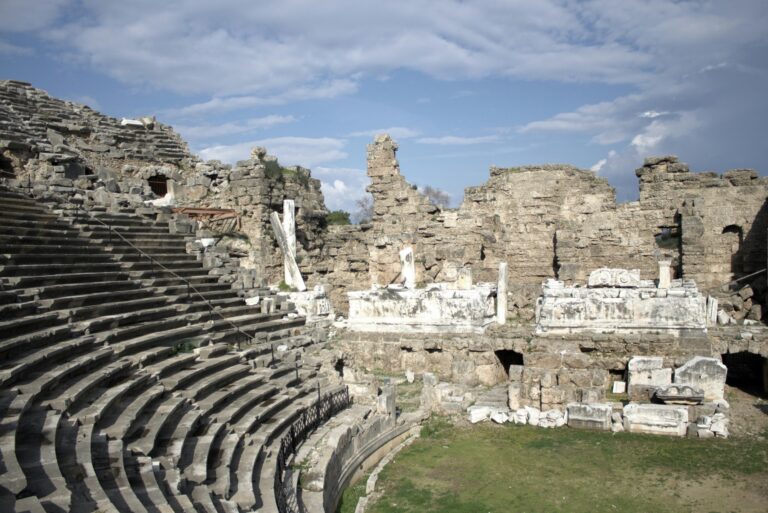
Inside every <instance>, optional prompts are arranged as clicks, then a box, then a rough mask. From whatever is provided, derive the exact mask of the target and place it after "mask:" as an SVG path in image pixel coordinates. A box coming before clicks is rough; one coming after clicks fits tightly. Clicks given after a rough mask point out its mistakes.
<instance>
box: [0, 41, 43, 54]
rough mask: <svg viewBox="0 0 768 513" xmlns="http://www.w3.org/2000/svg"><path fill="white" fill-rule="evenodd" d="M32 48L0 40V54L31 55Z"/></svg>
mask: <svg viewBox="0 0 768 513" xmlns="http://www.w3.org/2000/svg"><path fill="white" fill-rule="evenodd" d="M33 53H35V52H34V50H32V48H27V47H25V46H19V45H14V44H11V43H6V42H5V41H3V40H0V55H17V56H18V55H32V54H33Z"/></svg>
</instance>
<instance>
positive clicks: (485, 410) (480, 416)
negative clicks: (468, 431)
mask: <svg viewBox="0 0 768 513" xmlns="http://www.w3.org/2000/svg"><path fill="white" fill-rule="evenodd" d="M493 410H494V408H492V407H491V406H470V407H469V408H468V409H467V413H469V421H470V422H471V423H472V424H477V423H478V422H481V421H483V420H487V419H489V418H490V417H491V413H493Z"/></svg>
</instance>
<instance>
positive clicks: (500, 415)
mask: <svg viewBox="0 0 768 513" xmlns="http://www.w3.org/2000/svg"><path fill="white" fill-rule="evenodd" d="M491 420H492V421H494V422H495V423H496V424H504V423H505V422H508V421H509V412H506V411H504V410H494V411H493V412H491Z"/></svg>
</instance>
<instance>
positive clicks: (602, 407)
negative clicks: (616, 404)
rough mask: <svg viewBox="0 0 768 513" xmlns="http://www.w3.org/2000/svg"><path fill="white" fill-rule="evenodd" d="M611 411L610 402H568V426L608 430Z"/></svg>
mask: <svg viewBox="0 0 768 513" xmlns="http://www.w3.org/2000/svg"><path fill="white" fill-rule="evenodd" d="M612 411H613V409H612V408H611V405H610V404H584V403H569V404H568V427H573V428H585V429H599V430H602V431H608V430H609V429H611V413H612Z"/></svg>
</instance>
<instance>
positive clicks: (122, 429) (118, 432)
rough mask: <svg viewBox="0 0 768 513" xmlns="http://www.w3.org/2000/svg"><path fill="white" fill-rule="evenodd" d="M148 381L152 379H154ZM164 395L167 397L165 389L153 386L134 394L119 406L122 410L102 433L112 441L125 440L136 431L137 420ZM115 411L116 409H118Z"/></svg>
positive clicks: (158, 385) (160, 386)
mask: <svg viewBox="0 0 768 513" xmlns="http://www.w3.org/2000/svg"><path fill="white" fill-rule="evenodd" d="M150 379H154V377H151V378H150ZM165 395H167V392H166V390H165V387H163V386H162V385H160V384H155V385H153V386H152V387H151V388H149V389H147V390H146V391H144V392H143V393H141V394H136V395H135V396H132V397H131V399H126V400H125V401H124V403H123V404H121V405H119V406H121V407H122V410H120V411H118V412H117V413H118V414H117V415H116V416H115V418H114V420H113V422H112V423H111V424H107V425H105V427H104V428H103V430H104V433H105V434H106V435H107V436H108V437H109V438H111V439H113V440H114V439H117V440H124V439H126V438H127V437H128V435H130V434H131V432H133V431H135V430H136V429H137V428H136V427H135V426H136V423H137V419H139V418H140V417H141V416H142V414H143V413H144V412H145V411H147V410H148V409H150V408H151V407H152V405H153V404H154V403H156V402H159V401H160V400H161V398H162V397H163V396H165ZM115 409H118V407H116V408H115Z"/></svg>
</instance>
